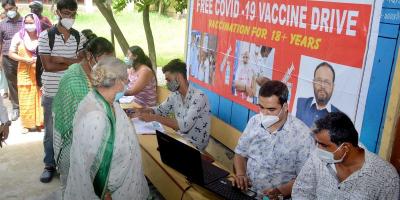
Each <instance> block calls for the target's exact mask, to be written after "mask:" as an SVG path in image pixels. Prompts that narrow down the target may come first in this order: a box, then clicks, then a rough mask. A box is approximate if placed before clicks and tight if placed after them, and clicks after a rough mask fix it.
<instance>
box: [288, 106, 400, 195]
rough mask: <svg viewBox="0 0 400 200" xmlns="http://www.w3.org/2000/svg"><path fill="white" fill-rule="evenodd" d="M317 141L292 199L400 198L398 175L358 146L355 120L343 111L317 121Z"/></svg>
mask: <svg viewBox="0 0 400 200" xmlns="http://www.w3.org/2000/svg"><path fill="white" fill-rule="evenodd" d="M315 125H316V128H315V129H314V130H313V132H314V134H315V135H314V138H315V140H316V143H317V145H318V146H317V148H316V151H315V154H314V153H313V154H312V155H311V156H310V158H309V159H308V160H307V162H306V163H305V164H304V167H303V169H302V170H301V172H300V174H299V176H298V177H297V179H296V182H295V183H294V186H293V193H292V194H293V195H292V197H293V199H362V200H369V199H371V200H372V199H376V200H377V199H382V200H383V199H399V189H400V188H399V175H398V174H397V172H396V170H395V168H394V167H393V166H392V165H391V164H390V163H388V162H386V161H384V160H383V159H381V158H380V157H379V156H377V155H375V154H373V153H371V152H369V151H367V150H365V149H363V148H361V147H360V146H359V145H358V133H357V130H356V129H355V127H354V125H353V122H352V121H351V120H350V118H349V117H348V116H346V115H345V114H343V113H341V112H333V113H329V114H327V116H325V117H324V118H321V119H319V120H317V121H316V122H315Z"/></svg>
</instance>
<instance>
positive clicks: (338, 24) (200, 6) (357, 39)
mask: <svg viewBox="0 0 400 200" xmlns="http://www.w3.org/2000/svg"><path fill="white" fill-rule="evenodd" d="M349 2H351V1H349ZM371 14H372V5H371V4H359V3H338V2H326V1H306V0H301V1H288V0H286V1H266V0H264V1H260V0H250V1H247V0H246V1H245V0H194V2H193V7H192V12H191V15H192V16H191V30H190V34H191V35H190V36H189V46H188V65H189V67H190V72H189V74H190V76H189V79H190V80H191V81H192V82H195V83H197V84H199V85H201V86H202V87H205V88H207V89H209V90H211V91H213V92H215V93H217V94H219V95H221V96H223V97H226V98H228V99H231V100H232V101H234V102H236V103H239V104H242V105H244V106H246V107H248V108H250V109H252V110H254V111H258V107H257V103H258V89H259V88H260V84H262V83H263V82H264V81H266V80H271V79H273V80H282V81H284V82H285V83H287V85H288V87H289V90H290V108H291V110H292V111H294V110H296V107H295V105H296V101H297V100H298V98H306V97H310V98H311V97H313V96H314V98H315V99H316V101H318V100H319V99H318V94H317V93H318V92H317V87H318V85H316V84H320V85H321V87H322V86H331V91H330V95H329V89H325V90H328V91H327V92H326V93H327V95H328V96H329V99H328V100H327V101H328V102H326V103H329V105H331V104H336V105H338V106H336V107H337V108H338V109H339V110H343V111H345V112H347V114H350V115H354V113H355V111H354V110H351V109H352V107H353V108H354V107H356V105H357V96H358V92H359V88H360V85H361V80H362V69H363V67H364V63H365V55H366V47H367V41H368V34H369V32H370V21H371ZM324 63H327V64H328V65H330V66H331V68H330V70H332V72H333V74H334V75H333V78H331V80H325V79H318V77H316V70H315V69H317V66H318V65H320V64H322V65H324ZM335 76H336V77H335ZM349 78H350V79H352V80H349ZM328 79H329V78H328ZM348 84H351V85H352V86H351V87H346V85H348ZM303 88H305V89H304V90H303ZM335 93H336V94H335ZM344 97H346V98H347V97H351V98H350V100H349V101H348V102H347V103H342V102H339V100H337V99H340V98H344ZM336 101H338V102H336ZM344 104H350V105H344ZM329 110H330V109H329Z"/></svg>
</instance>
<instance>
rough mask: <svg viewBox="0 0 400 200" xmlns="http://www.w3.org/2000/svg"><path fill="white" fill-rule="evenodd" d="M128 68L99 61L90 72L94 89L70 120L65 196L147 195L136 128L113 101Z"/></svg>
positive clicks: (111, 60) (119, 93) (75, 198)
mask: <svg viewBox="0 0 400 200" xmlns="http://www.w3.org/2000/svg"><path fill="white" fill-rule="evenodd" d="M127 83H128V74H127V66H126V65H125V64H124V63H122V61H120V60H118V59H116V58H114V57H105V58H103V59H101V60H100V61H99V62H98V63H97V65H96V66H95V68H94V69H93V72H92V86H93V89H92V91H90V92H89V93H88V95H87V96H86V97H85V98H84V99H83V100H82V102H81V103H80V104H79V107H78V110H77V112H76V114H75V117H74V121H73V133H74V134H73V140H72V146H71V154H70V168H69V174H68V180H67V187H66V190H65V192H64V199H73V200H79V199H82V200H83V199H114V200H118V199H146V198H147V197H148V194H149V189H148V187H147V182H146V179H145V177H144V174H143V169H142V160H141V153H140V146H139V143H138V140H137V136H136V134H135V129H134V127H133V125H132V123H131V121H130V120H129V118H128V117H127V115H126V114H125V112H124V111H123V110H122V108H121V107H120V106H119V104H118V103H117V102H116V100H118V99H119V98H120V97H122V95H123V93H124V91H125V90H126V88H127V86H126V85H127Z"/></svg>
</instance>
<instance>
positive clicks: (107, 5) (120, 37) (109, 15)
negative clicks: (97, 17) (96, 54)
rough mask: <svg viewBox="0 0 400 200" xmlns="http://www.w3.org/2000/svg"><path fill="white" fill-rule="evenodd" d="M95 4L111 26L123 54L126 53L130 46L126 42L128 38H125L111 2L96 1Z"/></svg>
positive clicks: (106, 0)
mask: <svg viewBox="0 0 400 200" xmlns="http://www.w3.org/2000/svg"><path fill="white" fill-rule="evenodd" d="M94 3H95V4H96V6H97V8H98V9H99V10H100V12H101V14H102V15H103V16H104V18H105V19H106V20H107V22H108V24H109V25H110V27H111V30H112V32H113V33H114V35H115V37H116V38H117V41H118V43H119V46H120V47H121V49H122V52H124V53H126V52H127V50H128V48H129V44H128V42H127V41H126V38H125V37H124V34H123V33H122V31H121V29H120V28H119V26H118V24H117V22H116V21H115V18H114V15H113V11H112V9H111V3H112V2H111V0H94Z"/></svg>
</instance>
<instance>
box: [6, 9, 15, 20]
mask: <svg viewBox="0 0 400 200" xmlns="http://www.w3.org/2000/svg"><path fill="white" fill-rule="evenodd" d="M6 15H7V17H8V18H10V19H14V18H15V17H16V16H17V11H15V10H9V11H8V12H7V14H6Z"/></svg>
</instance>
